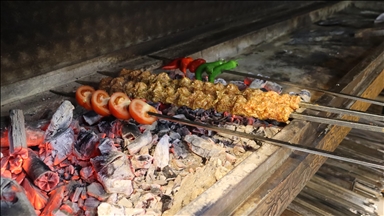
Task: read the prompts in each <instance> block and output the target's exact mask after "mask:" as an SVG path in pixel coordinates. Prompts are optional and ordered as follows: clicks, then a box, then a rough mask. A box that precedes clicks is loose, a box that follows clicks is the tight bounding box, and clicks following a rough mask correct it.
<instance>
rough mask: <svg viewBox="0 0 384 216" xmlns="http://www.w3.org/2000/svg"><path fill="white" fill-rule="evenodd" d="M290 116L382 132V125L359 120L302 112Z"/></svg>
mask: <svg viewBox="0 0 384 216" xmlns="http://www.w3.org/2000/svg"><path fill="white" fill-rule="evenodd" d="M290 117H292V118H294V119H300V120H305V121H311V122H317V123H324V124H332V125H338V126H344V127H350V128H356V129H360V130H367V131H374V132H379V133H384V127H380V126H375V125H369V124H362V123H359V122H351V121H347V120H342V119H331V118H324V117H319V116H311V115H303V114H299V113H291V115H290Z"/></svg>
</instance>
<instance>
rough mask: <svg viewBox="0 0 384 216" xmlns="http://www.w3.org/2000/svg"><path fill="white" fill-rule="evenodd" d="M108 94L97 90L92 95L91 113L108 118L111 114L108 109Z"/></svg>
mask: <svg viewBox="0 0 384 216" xmlns="http://www.w3.org/2000/svg"><path fill="white" fill-rule="evenodd" d="M109 99H110V97H109V94H108V93H107V92H106V91H104V90H97V91H95V92H94V93H93V94H92V99H91V104H92V108H93V111H95V112H96V113H97V114H99V115H101V116H109V115H111V112H110V111H109V108H108V102H109Z"/></svg>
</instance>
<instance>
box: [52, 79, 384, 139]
mask: <svg viewBox="0 0 384 216" xmlns="http://www.w3.org/2000/svg"><path fill="white" fill-rule="evenodd" d="M76 82H79V81H76ZM80 82H81V81H80ZM50 92H52V93H54V94H57V95H60V96H64V97H72V98H75V95H76V93H75V92H59V91H55V90H50ZM314 106H315V105H314ZM332 108H333V107H331V108H330V109H332ZM334 109H336V110H337V108H334ZM349 111H351V112H349V114H351V115H352V114H353V113H354V112H353V111H354V110H349ZM344 112H345V110H337V112H336V113H341V114H346V113H344ZM347 112H348V111H347ZM356 112H357V111H356ZM370 116H373V118H380V116H377V115H374V114H371V115H370ZM290 118H294V119H300V120H305V121H311V122H317V123H325V124H333V125H339V126H345V127H350V128H356V129H361V130H367V131H374V132H380V133H384V127H380V126H375V125H370V124H363V123H359V122H351V121H346V120H341V119H330V118H325V117H320V116H311V115H304V114H300V113H291V115H290Z"/></svg>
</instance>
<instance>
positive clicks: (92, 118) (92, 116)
mask: <svg viewBox="0 0 384 216" xmlns="http://www.w3.org/2000/svg"><path fill="white" fill-rule="evenodd" d="M102 118H103V116H101V115H99V114H97V113H96V112H95V111H93V110H91V111H88V112H86V113H85V114H84V115H83V119H84V121H85V122H86V123H87V124H88V125H91V126H92V125H94V124H96V123H98V122H99V121H100V120H101V119H102Z"/></svg>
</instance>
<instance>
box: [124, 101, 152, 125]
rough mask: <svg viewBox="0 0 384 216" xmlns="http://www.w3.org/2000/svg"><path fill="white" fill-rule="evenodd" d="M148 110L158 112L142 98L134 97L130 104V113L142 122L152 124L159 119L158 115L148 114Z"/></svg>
mask: <svg viewBox="0 0 384 216" xmlns="http://www.w3.org/2000/svg"><path fill="white" fill-rule="evenodd" d="M147 112H154V113H157V110H156V108H155V107H153V106H151V105H149V104H147V103H146V102H144V101H143V100H141V99H133V100H132V101H131V104H129V113H130V114H131V116H132V118H133V119H135V121H137V122H138V123H140V124H152V123H153V122H155V121H156V120H157V118H156V117H154V116H150V115H148V113H147Z"/></svg>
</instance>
